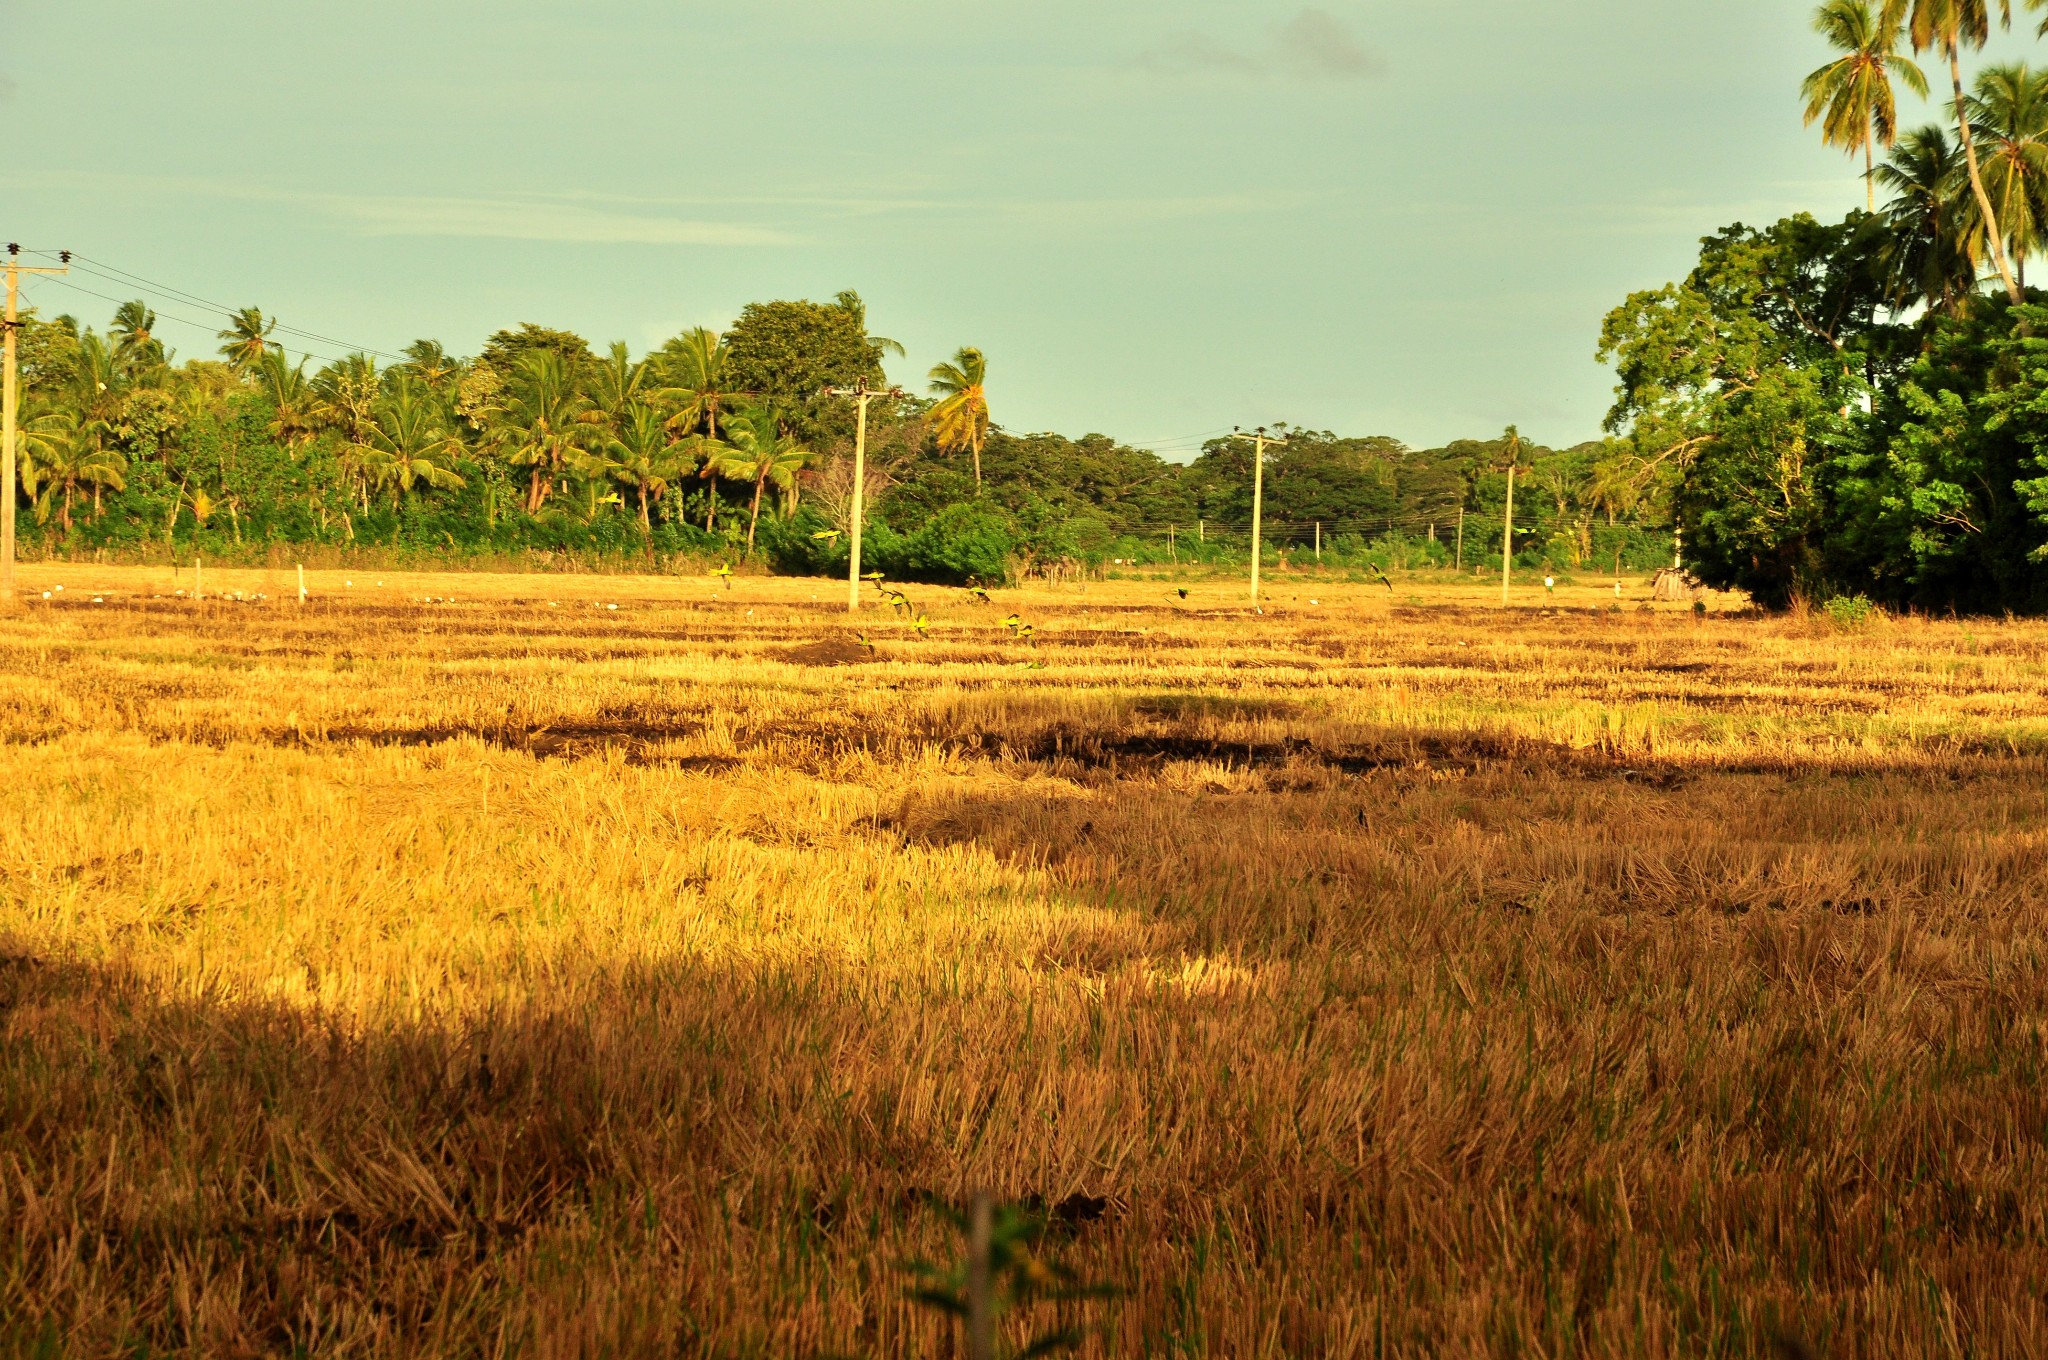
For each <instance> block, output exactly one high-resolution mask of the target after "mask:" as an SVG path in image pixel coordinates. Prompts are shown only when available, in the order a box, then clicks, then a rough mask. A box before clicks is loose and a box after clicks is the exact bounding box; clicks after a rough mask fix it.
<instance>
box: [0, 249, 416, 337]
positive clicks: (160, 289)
mask: <svg viewBox="0 0 2048 1360" xmlns="http://www.w3.org/2000/svg"><path fill="white" fill-rule="evenodd" d="M35 253H36V254H39V255H48V254H50V253H51V252H49V251H37V252H35ZM71 262H72V265H73V266H74V267H75V268H79V269H82V270H83V271H84V272H85V273H88V274H94V275H97V276H98V277H100V278H102V279H105V280H106V281H107V282H109V283H119V284H124V285H126V286H128V287H133V288H141V289H143V290H144V291H146V292H154V293H156V294H157V295H158V296H159V297H167V298H172V299H174V300H177V301H180V302H184V303H188V304H190V305H193V306H197V307H205V308H207V309H208V310H210V311H215V312H219V313H220V314H221V315H222V316H225V317H227V318H228V319H229V320H233V319H234V318H235V317H236V316H237V315H238V314H239V313H240V311H241V310H242V309H240V308H236V307H229V306H227V305H226V304H225V303H220V302H215V301H213V300H212V299H211V298H204V297H201V296H199V295H198V294H197V293H188V292H186V291H185V290H183V289H181V288H174V287H172V286H171V285H169V284H167V283H158V282H156V281H155V280H154V279H148V278H144V277H143V276H142V275H140V274H137V273H134V272H132V271H130V270H126V269H122V268H121V267H120V266H119V265H114V264H109V263H107V262H106V261H105V260H96V259H94V258H93V257H91V256H90V255H82V254H80V253H79V252H77V251H75V250H74V251H72V252H71ZM89 265H97V266H98V268H87V266H89ZM277 330H278V331H280V332H282V333H283V334H286V335H296V336H298V337H300V338H301V339H304V340H312V341H316V342H318V343H319V344H322V345H335V346H339V347H340V348H341V349H343V350H346V351H350V352H353V353H359V354H374V355H376V356H377V357H378V358H380V359H389V360H390V361H391V362H392V363H397V364H402V363H404V362H406V359H407V356H405V355H403V354H393V353H391V352H390V351H388V350H381V349H377V348H375V347H374V346H370V345H357V344H352V343H350V342H349V341H347V340H342V339H338V338H336V337H335V336H332V335H322V334H320V333H319V332H317V331H309V330H302V329H300V328H299V327H297V326H287V325H286V324H284V323H283V322H282V321H279V322H277ZM306 352H307V353H309V354H310V353H312V351H311V350H308V351H306Z"/></svg>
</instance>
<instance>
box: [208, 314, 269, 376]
mask: <svg viewBox="0 0 2048 1360" xmlns="http://www.w3.org/2000/svg"><path fill="white" fill-rule="evenodd" d="M276 329H277V322H276V320H275V319H272V318H267V317H265V316H264V315H263V309H262V308H261V307H244V308H242V310H241V311H239V312H234V313H232V314H230V316H229V317H228V327H227V329H226V330H224V331H222V332H221V333H220V337H219V338H220V340H221V347H220V357H221V358H223V359H225V360H227V361H228V363H229V364H230V365H231V366H232V367H233V368H234V370H235V371H236V372H237V373H247V372H249V371H250V370H251V369H253V368H255V367H256V365H257V364H258V363H259V362H261V361H262V359H263V356H264V355H265V354H268V353H269V352H270V351H271V350H272V349H274V348H276V346H277V342H276V341H275V340H272V339H271V338H270V336H271V332H273V331H275V330H276Z"/></svg>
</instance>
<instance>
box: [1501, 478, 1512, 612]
mask: <svg viewBox="0 0 2048 1360" xmlns="http://www.w3.org/2000/svg"><path fill="white" fill-rule="evenodd" d="M1514 565H1515V465H1514V464H1513V463H1509V464H1508V514H1507V528H1506V529H1505V530H1504V531H1503V532H1502V534H1501V539H1500V602H1501V604H1502V605H1506V604H1507V602H1508V572H1509V570H1510V569H1511V568H1512V567H1513V566H1514Z"/></svg>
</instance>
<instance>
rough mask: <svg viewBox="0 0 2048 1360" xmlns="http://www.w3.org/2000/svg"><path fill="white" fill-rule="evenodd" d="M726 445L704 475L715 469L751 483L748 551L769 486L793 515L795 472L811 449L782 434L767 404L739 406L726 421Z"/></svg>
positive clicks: (806, 461) (719, 472)
mask: <svg viewBox="0 0 2048 1360" xmlns="http://www.w3.org/2000/svg"><path fill="white" fill-rule="evenodd" d="M725 440H726V447H725V448H724V449H723V450H722V451H720V452H719V453H717V454H715V455H714V456H713V457H712V459H711V461H710V463H709V465H708V466H707V467H706V469H705V472H706V475H710V474H711V473H713V472H715V473H716V474H717V475H718V476H720V477H728V478H731V479H732V480H733V481H735V482H752V483H753V484H754V504H753V511H752V516H751V518H749V519H748V521H747V551H748V552H752V551H753V550H754V530H755V528H756V527H757V526H759V524H760V522H761V495H762V493H763V492H764V491H766V490H767V489H768V488H769V487H770V486H773V487H774V488H775V489H776V490H777V491H778V492H780V493H781V494H782V505H783V513H784V514H794V513H795V512H796V502H797V473H799V472H801V471H802V470H803V467H804V465H805V464H806V463H808V462H809V461H810V460H811V451H810V450H809V449H806V448H802V447H799V446H798V444H797V442H796V440H794V439H792V438H790V437H789V436H788V435H787V434H784V433H783V430H782V420H781V417H780V416H779V415H778V414H777V413H776V412H775V410H774V409H773V408H772V407H769V406H765V405H763V406H747V407H742V408H741V409H740V410H739V411H737V412H736V413H734V415H733V416H732V417H731V419H730V420H728V421H727V423H726V432H725Z"/></svg>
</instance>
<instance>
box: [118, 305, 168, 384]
mask: <svg viewBox="0 0 2048 1360" xmlns="http://www.w3.org/2000/svg"><path fill="white" fill-rule="evenodd" d="M107 330H108V333H109V334H111V335H112V336H113V337H114V358H115V359H116V360H117V361H119V363H120V364H121V367H122V368H124V369H125V370H127V371H128V372H130V373H141V372H145V371H147V370H149V369H153V368H160V367H162V365H163V364H164V361H165V356H164V342H163V341H161V340H159V339H157V338H156V335H155V334H154V332H155V330H156V313H155V312H152V311H151V310H149V307H148V305H147V304H146V303H144V302H142V301H140V300H139V299H138V300H137V301H134V302H124V303H122V304H121V305H120V307H119V308H118V309H117V310H116V311H115V312H114V324H113V325H111V326H109V327H108V328H107Z"/></svg>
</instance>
